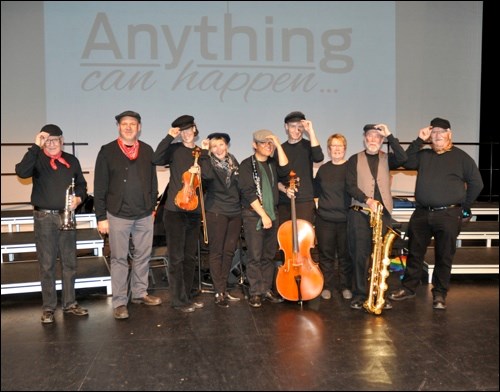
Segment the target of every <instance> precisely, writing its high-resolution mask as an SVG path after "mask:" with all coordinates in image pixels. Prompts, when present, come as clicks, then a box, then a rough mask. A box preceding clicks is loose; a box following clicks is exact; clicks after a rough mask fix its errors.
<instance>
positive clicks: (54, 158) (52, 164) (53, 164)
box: [43, 150, 70, 170]
mask: <svg viewBox="0 0 500 392" xmlns="http://www.w3.org/2000/svg"><path fill="white" fill-rule="evenodd" d="M43 152H44V153H45V155H47V156H48V157H49V158H50V167H51V168H52V169H54V170H57V165H56V161H59V162H61V163H62V164H63V165H64V166H66V167H67V168H68V169H69V167H70V166H69V163H68V162H66V159H64V158H63V157H62V151H59V154H56V155H50V154H49V153H48V152H47V150H43Z"/></svg>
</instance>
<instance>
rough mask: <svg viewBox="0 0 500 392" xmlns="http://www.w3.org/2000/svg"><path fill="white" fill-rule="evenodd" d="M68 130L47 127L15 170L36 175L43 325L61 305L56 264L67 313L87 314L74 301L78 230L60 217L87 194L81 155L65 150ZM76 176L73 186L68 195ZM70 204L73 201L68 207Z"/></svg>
mask: <svg viewBox="0 0 500 392" xmlns="http://www.w3.org/2000/svg"><path fill="white" fill-rule="evenodd" d="M62 135H63V133H62V131H61V128H59V127H58V126H57V125H54V124H47V125H45V126H44V127H43V128H42V129H41V131H40V132H39V133H38V134H37V135H36V138H35V144H33V145H32V146H31V147H30V148H29V149H28V152H27V153H26V154H25V155H24V157H23V159H22V161H21V162H19V163H18V164H17V165H16V174H17V175H18V176H19V177H21V178H29V177H32V179H33V188H32V191H31V204H32V205H33V208H34V211H33V218H34V222H35V223H34V231H35V244H36V251H37V256H38V262H39V264H40V283H41V286H42V301H43V306H42V318H41V321H42V323H43V324H49V323H53V322H54V312H55V310H56V308H57V291H56V263H57V258H58V256H59V258H60V260H61V266H62V296H61V302H62V308H63V312H64V313H71V314H74V315H77V316H85V315H87V314H88V311H87V309H85V308H82V307H81V306H80V305H79V304H78V303H77V302H76V299H75V278H76V268H77V267H76V264H77V258H76V230H61V227H62V225H61V216H62V215H63V214H64V210H65V209H68V208H69V209H70V210H71V211H74V210H75V209H76V207H77V206H78V205H79V204H80V203H81V202H82V200H84V199H85V198H86V196H87V181H86V180H85V177H84V176H83V172H82V168H81V166H80V162H79V161H78V159H77V158H76V157H75V156H74V155H71V154H68V153H66V152H64V151H63V150H62V149H63V136H62ZM73 180H74V189H73V190H72V191H71V192H70V193H69V195H71V194H72V193H74V195H75V196H74V197H73V196H69V199H70V200H67V197H66V194H67V191H68V189H70V187H71V185H72V181H73ZM68 203H70V204H69V205H68Z"/></svg>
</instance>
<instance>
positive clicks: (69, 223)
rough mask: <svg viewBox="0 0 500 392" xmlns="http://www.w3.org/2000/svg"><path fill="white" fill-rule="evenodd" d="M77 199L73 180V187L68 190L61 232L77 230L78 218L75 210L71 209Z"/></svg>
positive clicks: (72, 180)
mask: <svg viewBox="0 0 500 392" xmlns="http://www.w3.org/2000/svg"><path fill="white" fill-rule="evenodd" d="M74 198H75V179H74V178H73V179H71V185H70V186H68V188H67V189H66V198H65V205H64V212H63V213H62V224H61V227H59V230H75V229H76V218H75V210H74V209H72V208H71V204H72V203H73V199H74Z"/></svg>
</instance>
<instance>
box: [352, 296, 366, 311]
mask: <svg viewBox="0 0 500 392" xmlns="http://www.w3.org/2000/svg"><path fill="white" fill-rule="evenodd" d="M364 302H365V301H364V300H362V299H359V298H355V299H353V300H352V302H351V309H356V310H361V309H363V303H364Z"/></svg>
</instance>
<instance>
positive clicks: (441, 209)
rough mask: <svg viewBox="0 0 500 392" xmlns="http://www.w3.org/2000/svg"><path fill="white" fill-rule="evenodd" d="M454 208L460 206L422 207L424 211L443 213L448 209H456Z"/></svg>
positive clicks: (459, 205)
mask: <svg viewBox="0 0 500 392" xmlns="http://www.w3.org/2000/svg"><path fill="white" fill-rule="evenodd" d="M456 207H462V205H461V204H450V205H449V206H441V207H422V208H423V209H424V210H427V211H444V210H447V209H448V208H456Z"/></svg>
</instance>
